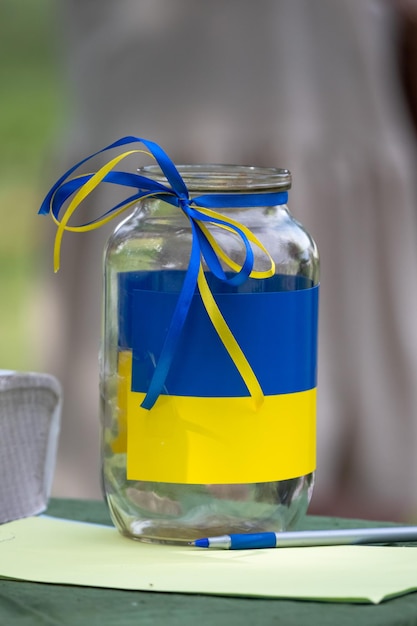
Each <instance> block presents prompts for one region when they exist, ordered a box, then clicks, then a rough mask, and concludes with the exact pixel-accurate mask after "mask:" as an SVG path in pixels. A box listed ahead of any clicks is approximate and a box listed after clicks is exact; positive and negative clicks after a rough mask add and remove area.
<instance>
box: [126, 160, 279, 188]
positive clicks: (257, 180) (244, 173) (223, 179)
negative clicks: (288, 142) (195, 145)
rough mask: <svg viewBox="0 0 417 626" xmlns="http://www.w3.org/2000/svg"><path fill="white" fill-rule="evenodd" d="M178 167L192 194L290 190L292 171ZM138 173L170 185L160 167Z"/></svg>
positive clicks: (237, 167) (211, 164) (230, 166)
mask: <svg viewBox="0 0 417 626" xmlns="http://www.w3.org/2000/svg"><path fill="white" fill-rule="evenodd" d="M176 168H177V170H178V171H179V173H180V174H181V176H182V178H183V180H184V182H185V184H186V185H187V187H188V189H189V190H190V191H210V190H211V191H217V192H219V191H223V192H228V191H229V192H236V191H256V190H260V189H262V190H263V191H266V190H269V191H276V190H280V191H285V190H287V189H290V188H291V172H290V171H289V170H287V169H279V168H274V167H257V166H252V165H225V164H216V163H209V164H196V165H176ZM138 172H139V174H141V175H143V176H147V177H148V178H152V180H156V181H157V182H160V183H167V179H166V177H165V175H164V174H163V172H162V170H161V168H160V167H159V166H158V165H147V166H145V167H141V168H140V169H139V170H138Z"/></svg>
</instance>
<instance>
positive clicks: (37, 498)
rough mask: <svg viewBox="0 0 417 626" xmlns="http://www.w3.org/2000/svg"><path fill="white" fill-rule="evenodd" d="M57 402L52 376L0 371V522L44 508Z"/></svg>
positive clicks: (50, 475) (59, 397)
mask: <svg viewBox="0 0 417 626" xmlns="http://www.w3.org/2000/svg"><path fill="white" fill-rule="evenodd" d="M61 402H62V392H61V386H60V384H59V382H58V380H57V379H56V378H55V377H53V376H51V375H49V374H39V373H35V372H24V373H23V372H10V371H7V370H0V524H2V523H4V522H9V521H11V520H14V519H19V518H21V517H28V516H30V515H36V514H37V513H41V512H42V511H44V510H45V509H46V507H47V504H48V498H49V495H50V492H51V486H52V479H53V475H54V469H55V460H56V451H57V445H58V434H59V427H60V418H61Z"/></svg>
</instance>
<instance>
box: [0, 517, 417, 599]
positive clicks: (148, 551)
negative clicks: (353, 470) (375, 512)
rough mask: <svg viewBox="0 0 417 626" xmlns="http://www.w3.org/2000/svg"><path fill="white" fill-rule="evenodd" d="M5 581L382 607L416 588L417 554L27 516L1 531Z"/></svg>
mask: <svg viewBox="0 0 417 626" xmlns="http://www.w3.org/2000/svg"><path fill="white" fill-rule="evenodd" d="M0 576H2V577H6V578H16V579H20V580H29V581H35V582H45V583H55V584H68V585H84V586H90V587H107V588H117V589H134V590H141V591H164V592H176V593H200V594H214V595H228V596H252V597H256V596H258V597H274V598H293V599H296V598H299V599H309V600H326V601H342V602H373V603H375V604H376V603H378V602H380V601H381V600H383V599H384V598H388V597H392V596H396V595H401V594H404V593H407V592H410V591H413V590H416V589H417V551H416V549H415V548H413V547H386V546H328V547H314V548H313V547H311V548H281V549H279V548H277V549H266V550H239V551H217V550H216V551H214V550H212V551H208V550H201V549H198V548H192V547H190V548H189V547H181V548H180V547H176V546H158V545H150V544H144V543H139V542H135V541H131V540H130V539H126V538H124V537H122V536H121V535H120V534H119V533H118V532H117V531H116V530H115V529H114V528H111V527H107V526H99V525H95V524H85V523H81V522H72V521H67V520H60V519H55V518H51V517H29V518H26V519H22V520H18V521H15V522H10V523H9V524H3V525H2V526H0Z"/></svg>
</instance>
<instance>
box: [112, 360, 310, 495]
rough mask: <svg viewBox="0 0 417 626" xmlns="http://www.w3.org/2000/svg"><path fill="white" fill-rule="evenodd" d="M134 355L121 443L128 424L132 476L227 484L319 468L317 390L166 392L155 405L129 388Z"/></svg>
mask: <svg viewBox="0 0 417 626" xmlns="http://www.w3.org/2000/svg"><path fill="white" fill-rule="evenodd" d="M130 363H131V354H130V353H129V352H125V353H123V357H122V358H121V359H120V364H119V376H120V387H119V398H120V401H121V405H120V407H121V409H122V410H120V413H119V416H120V420H121V424H120V431H119V432H120V434H119V437H118V439H117V440H116V441H115V444H116V443H117V449H116V448H115V447H114V446H113V450H114V452H121V451H122V449H121V443H122V442H123V436H125V435H123V433H126V426H127V478H128V479H129V480H144V481H157V482H170V483H183V484H184V483H185V484H191V483H197V484H211V483H213V484H227V483H254V482H269V481H278V480H287V479H290V478H295V477H297V476H303V475H305V474H309V473H310V472H312V471H314V470H315V467H316V435H315V433H316V424H315V421H316V389H310V390H308V391H303V392H299V393H291V394H280V395H275V396H265V398H264V402H263V403H262V405H261V406H260V407H259V408H255V405H254V402H253V399H252V398H251V397H240V398H196V397H187V396H167V395H161V396H160V397H159V398H158V400H157V402H156V404H155V406H154V407H153V408H152V409H151V410H150V411H148V410H146V409H142V408H141V407H140V404H141V402H142V400H143V398H144V397H145V394H144V393H139V392H132V391H130V378H129V375H128V372H129V371H131V370H130Z"/></svg>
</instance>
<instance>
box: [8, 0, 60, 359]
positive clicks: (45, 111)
mask: <svg viewBox="0 0 417 626" xmlns="http://www.w3.org/2000/svg"><path fill="white" fill-rule="evenodd" d="M56 7H57V3H56V1H54V0H36V1H34V0H17V1H16V0H1V3H0V220H1V221H0V224H1V228H0V285H1V299H0V369H38V355H37V335H36V324H38V323H40V320H41V319H42V311H40V310H39V308H40V306H41V304H42V303H41V302H40V300H41V298H40V294H39V285H38V282H39V276H40V274H41V272H40V271H39V269H40V264H41V263H43V262H44V258H45V256H46V254H47V253H48V250H45V251H44V250H43V244H42V241H43V238H42V226H45V223H44V222H42V220H43V219H46V218H41V217H39V216H37V215H36V213H37V210H38V208H39V204H40V202H41V200H42V196H43V195H44V194H45V191H47V188H48V184H50V182H51V181H50V180H48V175H47V171H48V162H50V159H51V155H52V154H53V152H54V151H55V150H56V146H55V138H56V136H57V129H58V128H59V124H60V119H61V118H62V116H63V114H64V103H63V101H62V100H63V95H62V90H61V83H60V77H59V75H60V72H59V66H60V60H59V58H58V57H57V52H56V51H57V49H58V45H57V44H58V38H59V35H58V33H57V32H56V19H55V10H56ZM50 254H52V251H51V252H50ZM51 272H52V256H51Z"/></svg>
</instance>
